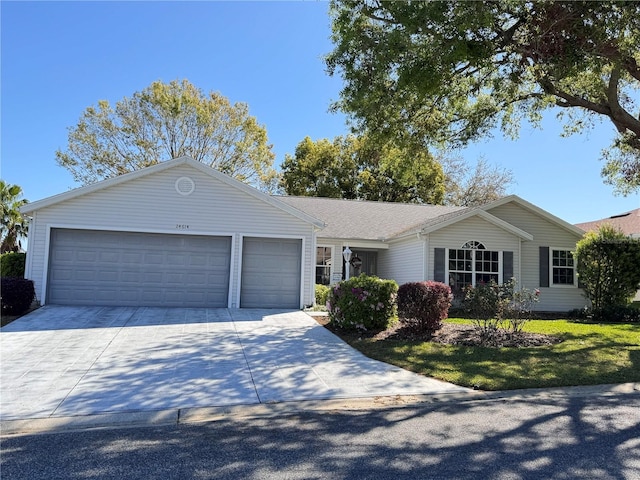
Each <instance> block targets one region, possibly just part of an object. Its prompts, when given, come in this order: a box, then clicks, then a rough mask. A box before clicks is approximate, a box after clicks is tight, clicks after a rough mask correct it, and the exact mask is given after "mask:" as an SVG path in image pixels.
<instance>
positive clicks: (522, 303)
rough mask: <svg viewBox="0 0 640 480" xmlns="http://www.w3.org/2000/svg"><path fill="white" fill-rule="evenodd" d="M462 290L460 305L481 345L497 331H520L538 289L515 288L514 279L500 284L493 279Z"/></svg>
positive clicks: (536, 299) (528, 314)
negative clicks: (462, 300) (476, 333)
mask: <svg viewBox="0 0 640 480" xmlns="http://www.w3.org/2000/svg"><path fill="white" fill-rule="evenodd" d="M464 292H465V297H464V302H463V307H464V309H465V311H466V312H467V313H468V314H469V316H470V317H471V318H472V321H473V324H474V326H475V327H476V330H477V331H478V333H479V335H480V339H481V341H482V342H483V343H485V344H488V343H490V342H491V341H492V339H493V338H494V337H496V335H497V334H498V331H499V330H503V331H504V330H506V331H508V332H510V333H512V334H515V333H518V332H520V331H522V328H523V327H524V325H525V324H526V323H527V321H529V319H530V318H531V313H532V310H533V304H534V303H536V302H538V300H539V296H540V291H539V290H538V289H535V290H528V289H526V288H522V289H516V282H515V280H514V279H511V280H510V281H508V282H507V283H503V284H501V285H498V284H497V283H495V282H494V281H491V282H489V283H482V284H478V285H476V286H475V287H473V286H471V285H469V286H467V287H465V290H464Z"/></svg>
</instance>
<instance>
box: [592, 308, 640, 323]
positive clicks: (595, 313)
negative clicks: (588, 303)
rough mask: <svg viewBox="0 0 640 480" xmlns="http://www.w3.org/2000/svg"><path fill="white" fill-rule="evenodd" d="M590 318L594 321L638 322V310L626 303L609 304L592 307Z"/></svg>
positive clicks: (639, 315) (639, 320) (639, 311)
mask: <svg viewBox="0 0 640 480" xmlns="http://www.w3.org/2000/svg"><path fill="white" fill-rule="evenodd" d="M591 318H592V319H593V320H595V321H596V322H616V323H638V322H640V310H638V309H637V308H634V307H631V306H626V305H610V306H608V307H602V308H597V309H593V310H592V311H591Z"/></svg>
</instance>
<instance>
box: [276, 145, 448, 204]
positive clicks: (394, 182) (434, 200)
mask: <svg viewBox="0 0 640 480" xmlns="http://www.w3.org/2000/svg"><path fill="white" fill-rule="evenodd" d="M280 185H281V187H282V188H283V189H284V190H285V192H286V193H287V194H288V195H301V196H312V197H316V196H317V197H331V198H346V199H359V200H371V201H385V202H407V203H431V204H440V203H442V201H443V198H444V174H443V171H442V167H441V166H440V164H439V163H438V162H437V161H435V159H434V158H433V157H432V156H431V155H430V154H428V153H426V150H425V149H421V150H419V151H418V150H409V149H401V148H399V147H396V146H394V145H391V144H385V145H380V144H378V143H375V142H373V141H371V140H370V139H369V138H368V137H366V136H365V137H354V136H347V137H336V138H335V139H334V140H333V141H330V140H328V139H321V140H317V141H313V140H311V139H310V138H309V137H306V138H305V139H304V140H302V141H301V142H300V143H299V144H298V146H297V147H296V151H295V155H294V156H291V155H286V156H285V160H284V162H283V164H282V179H281V184H280Z"/></svg>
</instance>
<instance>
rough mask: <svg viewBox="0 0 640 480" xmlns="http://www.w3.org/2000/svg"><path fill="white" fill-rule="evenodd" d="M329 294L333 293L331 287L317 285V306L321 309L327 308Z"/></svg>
mask: <svg viewBox="0 0 640 480" xmlns="http://www.w3.org/2000/svg"><path fill="white" fill-rule="evenodd" d="M329 292H331V287H329V286H328V285H321V284H319V283H316V305H318V306H321V307H324V306H326V304H327V300H328V299H329Z"/></svg>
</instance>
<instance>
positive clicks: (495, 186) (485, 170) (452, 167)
mask: <svg viewBox="0 0 640 480" xmlns="http://www.w3.org/2000/svg"><path fill="white" fill-rule="evenodd" d="M439 160H440V164H441V165H442V168H443V170H444V175H445V190H446V193H445V197H444V203H445V204H446V205H458V206H461V207H475V206H478V205H485V204H487V203H490V202H493V201H495V200H498V199H499V198H501V197H503V196H504V195H506V193H507V190H508V188H509V187H510V186H511V185H512V184H513V182H514V180H513V173H512V172H511V171H510V170H507V169H504V168H499V167H496V166H491V165H490V164H489V162H487V160H486V159H484V158H480V159H479V160H478V161H477V162H476V164H475V166H473V167H472V166H470V165H469V164H468V163H466V162H465V161H464V159H462V158H460V157H456V156H452V155H445V156H441V157H440V158H439Z"/></svg>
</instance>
